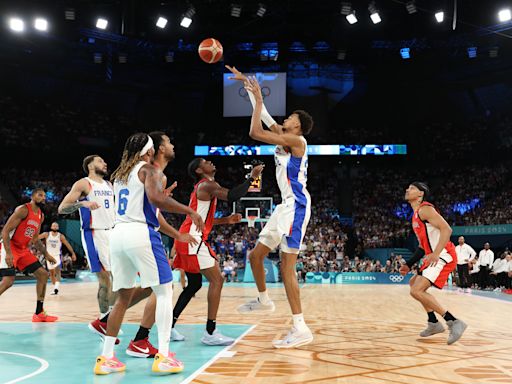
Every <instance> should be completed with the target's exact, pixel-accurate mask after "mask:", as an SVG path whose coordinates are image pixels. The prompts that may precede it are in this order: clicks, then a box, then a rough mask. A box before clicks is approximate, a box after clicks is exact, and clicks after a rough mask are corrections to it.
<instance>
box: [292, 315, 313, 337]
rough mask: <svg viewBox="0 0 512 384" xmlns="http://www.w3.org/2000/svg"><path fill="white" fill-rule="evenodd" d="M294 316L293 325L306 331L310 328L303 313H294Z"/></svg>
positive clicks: (301, 330) (299, 329) (298, 329)
mask: <svg viewBox="0 0 512 384" xmlns="http://www.w3.org/2000/svg"><path fill="white" fill-rule="evenodd" d="M292 318H293V326H294V327H295V329H296V330H297V331H300V332H305V331H308V330H309V328H308V326H307V325H306V322H305V321H304V315H303V314H302V313H299V314H297V315H292Z"/></svg>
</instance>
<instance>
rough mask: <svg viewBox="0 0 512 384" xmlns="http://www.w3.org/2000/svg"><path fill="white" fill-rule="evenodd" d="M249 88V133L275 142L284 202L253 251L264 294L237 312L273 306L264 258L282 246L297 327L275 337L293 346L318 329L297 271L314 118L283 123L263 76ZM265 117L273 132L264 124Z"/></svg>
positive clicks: (298, 114)
mask: <svg viewBox="0 0 512 384" xmlns="http://www.w3.org/2000/svg"><path fill="white" fill-rule="evenodd" d="M230 70H232V72H233V73H235V75H236V76H239V77H243V75H241V73H239V72H238V73H237V71H236V69H230ZM245 88H246V89H247V91H248V92H249V95H250V97H251V99H253V100H254V104H255V105H254V112H253V115H252V120H251V129H250V132H249V136H250V137H251V138H252V139H254V140H258V141H262V142H264V143H267V144H275V145H276V149H275V156H274V158H275V163H276V179H277V184H278V186H279V189H280V191H281V198H282V201H281V204H279V205H278V206H277V207H276V209H275V211H274V212H273V213H272V215H271V217H270V219H269V221H268V223H267V224H266V225H265V227H264V228H263V230H262V231H261V232H260V235H259V239H258V244H257V245H256V247H255V248H254V249H253V250H252V251H251V254H250V255H249V260H250V262H251V268H252V271H253V275H254V280H255V281H256V285H257V287H258V291H259V297H258V298H257V299H256V300H251V301H249V302H247V303H245V304H243V305H241V306H240V307H238V311H239V312H241V313H247V312H257V311H274V308H275V307H274V303H273V302H272V301H271V300H270V298H269V296H268V293H267V288H266V284H265V269H264V266H263V261H264V258H265V257H266V256H267V255H268V254H269V252H270V251H272V250H273V249H275V248H276V247H278V246H280V248H281V276H282V278H283V283H284V286H285V290H286V296H287V297H288V303H289V304H290V308H291V310H292V315H293V316H292V318H293V327H292V329H291V331H290V332H289V333H288V335H287V336H286V337H285V338H284V339H283V340H274V341H273V346H274V347H275V348H294V347H299V346H301V345H305V344H309V343H311V342H312V341H313V334H312V333H311V330H310V329H309V327H308V326H307V325H306V323H305V322H304V316H303V314H302V307H301V302H300V290H299V284H298V282H297V277H296V273H295V264H296V261H297V255H298V254H299V250H300V246H301V244H302V240H303V239H304V235H305V233H306V228H307V225H308V222H309V218H310V215H311V197H310V195H309V192H308V191H307V189H306V182H307V167H308V154H307V142H306V139H305V138H304V135H307V134H309V133H310V132H311V129H312V128H313V119H312V118H311V116H310V115H309V114H308V113H307V112H305V111H302V110H298V111H294V112H293V113H292V114H291V115H290V116H289V117H288V118H287V119H285V120H284V123H283V125H282V126H280V125H278V124H277V123H276V122H275V121H274V120H273V119H272V117H271V116H270V115H269V113H268V112H267V111H266V108H264V105H263V97H262V94H261V89H260V86H259V84H258V81H257V80H256V79H255V78H248V79H245ZM262 120H263V121H264V122H265V124H266V125H267V126H268V127H269V128H270V131H266V130H264V129H263V126H262V124H261V121H262Z"/></svg>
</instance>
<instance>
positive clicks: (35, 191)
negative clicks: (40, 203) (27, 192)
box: [31, 188, 46, 196]
mask: <svg viewBox="0 0 512 384" xmlns="http://www.w3.org/2000/svg"><path fill="white" fill-rule="evenodd" d="M37 192H43V193H46V192H45V190H44V189H43V188H34V190H33V191H32V195H31V196H34V195H35V194H36V193H37Z"/></svg>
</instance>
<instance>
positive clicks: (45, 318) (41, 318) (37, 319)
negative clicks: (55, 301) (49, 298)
mask: <svg viewBox="0 0 512 384" xmlns="http://www.w3.org/2000/svg"><path fill="white" fill-rule="evenodd" d="M57 320H59V318H58V317H57V316H50V315H48V314H47V313H46V311H43V312H41V313H39V314H37V315H36V314H35V313H34V314H33V315H32V322H33V323H53V322H55V321H57Z"/></svg>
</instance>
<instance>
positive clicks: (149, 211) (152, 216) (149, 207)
mask: <svg viewBox="0 0 512 384" xmlns="http://www.w3.org/2000/svg"><path fill="white" fill-rule="evenodd" d="M143 210H144V216H145V217H146V223H148V224H149V225H152V226H153V227H158V225H159V224H158V217H157V216H156V207H155V206H154V205H153V204H151V203H150V202H149V199H148V196H147V195H146V191H144V207H143Z"/></svg>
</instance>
